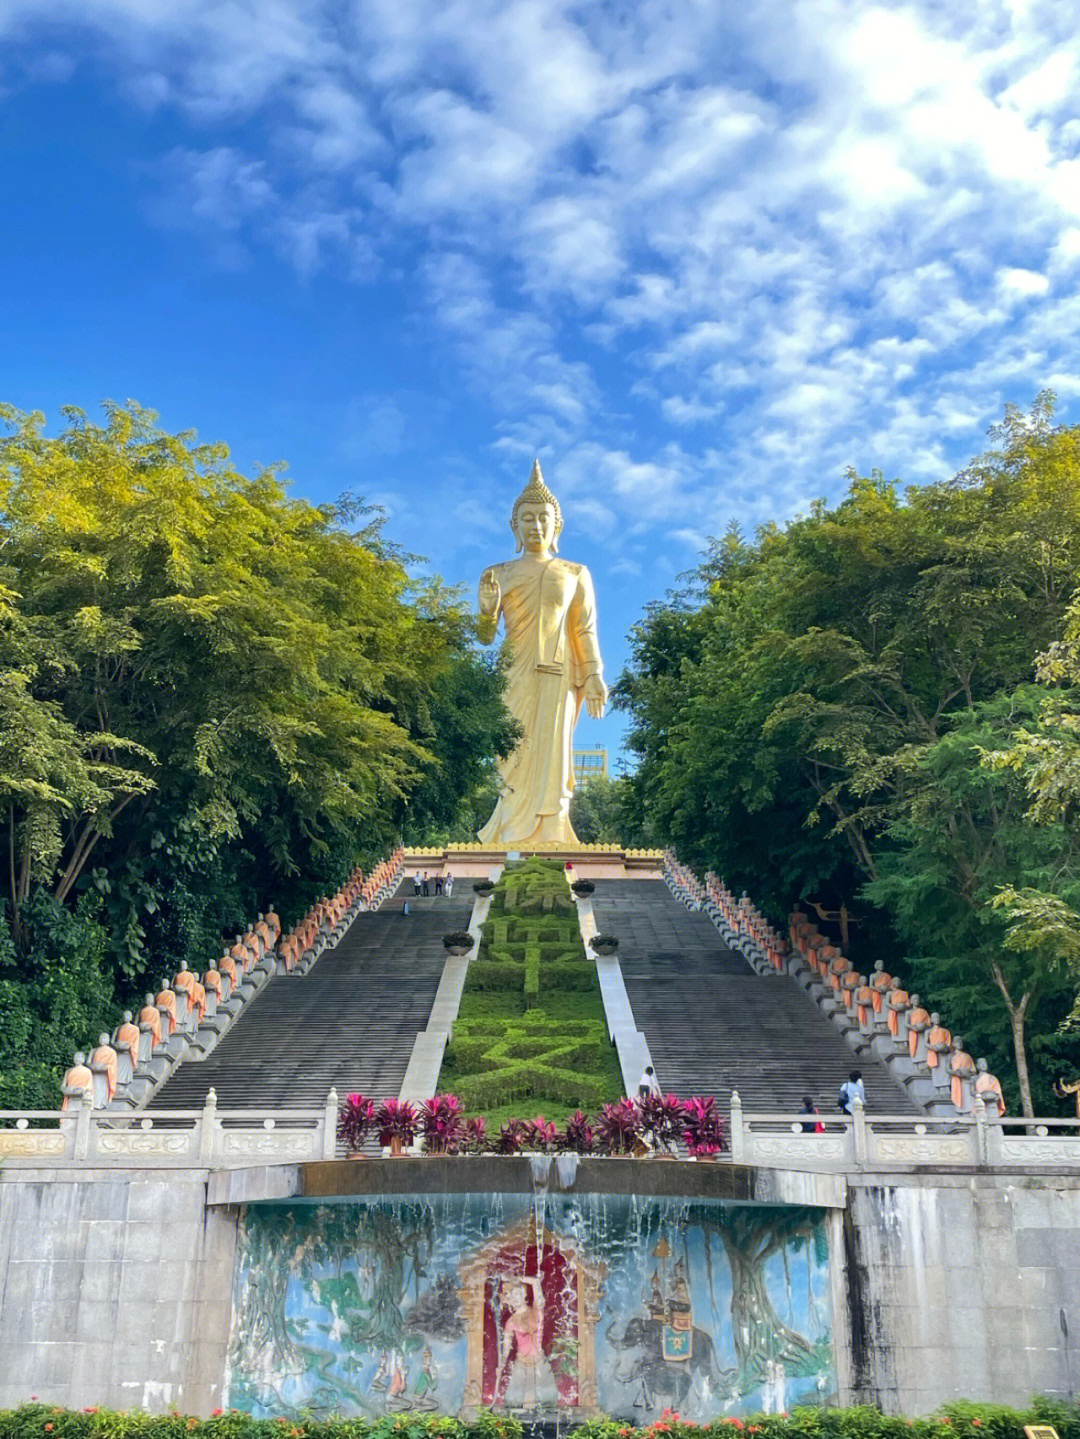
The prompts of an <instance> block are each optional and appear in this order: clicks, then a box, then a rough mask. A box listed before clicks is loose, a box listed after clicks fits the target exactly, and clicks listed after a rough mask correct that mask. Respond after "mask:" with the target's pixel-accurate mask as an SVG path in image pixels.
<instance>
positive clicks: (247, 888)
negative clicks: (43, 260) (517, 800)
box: [0, 404, 516, 1102]
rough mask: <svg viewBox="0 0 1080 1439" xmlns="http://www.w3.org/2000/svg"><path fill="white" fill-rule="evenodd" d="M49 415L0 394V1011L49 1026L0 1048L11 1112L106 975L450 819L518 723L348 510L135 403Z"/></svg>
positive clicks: (462, 621)
mask: <svg viewBox="0 0 1080 1439" xmlns="http://www.w3.org/2000/svg"><path fill="white" fill-rule="evenodd" d="M65 415H66V419H67V428H66V429H65V430H64V432H63V433H62V434H60V435H58V436H56V437H49V436H47V435H46V434H45V432H44V417H43V416H42V415H40V414H23V413H20V412H17V411H15V410H13V409H11V408H10V407H3V408H0V418H2V419H3V421H4V422H5V423H6V426H7V431H8V433H7V435H6V437H5V438H3V439H2V440H0V825H2V827H3V848H4V859H5V864H4V871H5V881H6V882H5V885H4V895H5V898H4V919H3V927H4V937H3V940H2V942H0V1015H2V1016H4V1017H5V1018H6V1019H8V1020H9V1021H10V1029H9V1026H8V1024H7V1023H5V1026H4V1027H5V1033H6V1034H11V1033H15V1034H22V1033H23V1032H24V1031H25V1032H27V1033H29V1032H30V1031H32V1030H33V1028H34V1024H33V1022H32V1021H34V1020H35V1018H36V1019H37V1020H38V1021H39V1022H41V1021H44V1022H45V1032H44V1036H43V1037H39V1039H38V1040H37V1042H36V1043H31V1042H29V1041H28V1044H29V1048H28V1049H26V1050H24V1052H23V1053H22V1054H21V1055H20V1054H19V1053H16V1052H13V1050H12V1046H11V1044H10V1043H9V1044H8V1046H7V1049H6V1052H5V1054H4V1056H3V1058H2V1059H0V1066H2V1070H0V1091H3V1092H4V1094H6V1096H7V1097H9V1098H13V1099H14V1098H22V1099H23V1100H24V1101H25V1100H27V1099H28V1098H29V1097H31V1096H33V1095H37V1097H38V1098H41V1097H42V1086H43V1085H44V1083H45V1079H44V1078H43V1076H44V1075H45V1074H46V1073H51V1072H52V1071H54V1070H55V1068H56V1066H57V1065H58V1064H60V1063H61V1062H62V1061H63V1059H64V1058H65V1057H67V1056H68V1055H69V1054H70V1049H71V1047H72V1046H73V1044H74V1043H75V1042H76V1041H77V1040H79V1039H83V1040H86V1039H88V1038H91V1037H93V1036H91V1035H90V1034H89V1032H88V1031H87V1029H86V1028H85V1027H81V1026H85V1025H86V1024H89V1023H90V1022H91V1020H93V1021H94V1022H95V1023H96V1024H97V1025H100V1024H101V1022H102V1020H104V1019H106V1018H107V1017H108V1013H109V1008H108V1007H109V1004H110V1002H111V1000H112V998H113V995H114V992H115V991H116V990H117V987H118V986H119V987H120V988H121V989H123V988H124V987H125V986H129V987H130V986H134V984H135V983H136V982H138V981H141V980H143V979H145V978H148V977H151V976H150V975H149V970H150V969H151V967H152V966H153V965H154V964H157V965H158V966H159V967H160V966H163V965H165V964H166V963H167V964H168V965H169V966H170V969H172V968H175V965H176V963H177V962H178V961H179V960H181V959H187V960H189V962H191V963H192V964H193V965H197V966H199V967H200V968H205V967H206V966H207V965H208V964H209V963H210V961H212V960H214V959H216V958H217V954H218V952H219V949H218V946H219V944H220V940H221V935H222V931H223V929H225V930H229V929H231V928H234V927H235V926H236V924H238V923H240V922H242V921H245V920H248V919H250V918H251V917H252V916H253V914H254V912H255V911H256V910H257V909H263V908H266V907H267V906H268V905H269V903H270V902H271V901H274V902H275V903H276V904H277V906H278V908H279V910H280V911H281V913H282V915H283V917H285V918H288V917H289V915H290V913H295V912H298V911H299V910H300V909H303V908H305V907H306V906H307V905H308V904H309V903H310V902H311V900H312V899H313V897H314V895H315V893H316V892H317V891H320V890H322V889H325V888H328V887H330V886H334V885H336V884H337V882H339V881H340V879H341V878H343V877H344V875H345V873H346V872H347V871H348V869H349V868H351V866H352V865H353V864H355V863H356V862H357V861H358V860H370V859H372V858H374V857H376V856H378V855H380V854H383V853H385V852H386V851H387V850H388V849H390V848H391V847H392V846H393V844H394V843H395V842H396V840H397V839H398V838H399V837H400V835H401V833H402V827H403V822H404V820H405V816H406V814H408V816H409V819H410V823H411V824H412V825H414V826H419V827H420V828H423V827H425V826H430V825H432V824H437V823H439V822H440V821H441V820H443V819H444V818H445V817H446V816H447V815H452V814H455V813H456V812H457V810H458V809H459V807H460V806H461V805H463V804H467V803H468V801H469V798H470V796H471V795H472V793H473V792H474V791H476V790H477V789H478V788H480V787H482V786H483V785H484V784H486V783H489V780H490V772H491V770H492V766H493V762H494V757H495V756H496V755H497V754H502V753H506V752H507V751H508V749H509V747H510V746H511V745H512V744H513V742H514V738H515V736H516V729H515V727H514V724H513V721H512V720H511V718H510V716H509V714H508V712H507V711H506V710H505V707H504V706H503V703H502V684H503V682H502V676H501V674H500V673H499V671H498V668H497V667H496V666H494V665H492V664H490V663H488V662H487V661H486V660H485V659H484V658H482V657H481V655H480V653H479V651H478V649H477V648H476V647H475V646H474V644H473V633H472V622H471V620H470V619H469V616H468V610H467V608H466V606H465V603H464V600H463V599H462V597H461V596H460V595H459V594H458V593H456V592H454V591H448V590H446V589H445V588H444V587H442V586H441V584H440V583H439V582H438V581H429V582H426V583H413V582H411V581H410V578H409V575H408V573H407V571H406V568H405V564H404V562H403V558H402V557H401V556H399V555H398V554H397V553H396V552H395V551H394V549H393V548H392V547H391V546H389V545H388V544H387V543H386V542H385V540H384V538H383V536H382V533H381V523H380V520H379V518H378V516H377V515H375V514H374V513H373V512H372V511H370V510H369V509H366V508H365V507H364V506H363V504H362V503H360V502H359V501H357V500H355V499H353V498H351V497H348V496H347V497H345V498H344V499H342V500H341V501H339V502H338V503H336V504H333V505H324V506H313V505H311V504H308V503H306V502H305V501H302V500H297V499H293V498H291V497H290V496H289V495H288V493H287V491H286V489H285V487H284V485H283V483H282V480H281V477H280V475H279V473H277V472H276V471H275V470H273V469H270V470H263V471H260V472H259V473H257V474H256V475H254V476H252V477H246V476H244V475H241V474H239V473H237V471H236V470H235V469H233V468H232V467H231V466H230V463H229V456H228V451H227V449H226V448H225V447H224V446H223V445H204V444H199V443H197V442H196V440H195V437H194V436H193V435H191V434H180V435H170V434H166V433H164V432H163V431H162V430H160V429H159V428H158V427H157V424H156V416H154V415H153V414H152V413H151V412H149V411H147V410H143V409H141V408H139V407H138V406H136V405H133V404H129V405H126V406H116V405H109V406H107V407H106V416H105V422H104V424H101V425H98V424H94V423H91V422H90V421H89V420H88V419H87V417H86V416H85V415H84V414H82V413H81V412H79V411H76V410H69V411H66V412H65ZM50 975H52V976H53V978H52V979H50ZM56 976H59V978H57V977H56ZM50 985H52V986H53V988H54V989H55V988H56V987H57V986H59V989H60V990H63V991H64V994H65V995H67V996H68V998H69V999H71V1000H72V1003H74V1004H75V1011H74V1012H72V1013H71V1014H68V1015H66V1014H65V1009H64V1004H62V1003H59V1002H58V1001H57V996H56V995H55V994H52V995H51V998H49V995H50V993H51V991H50V988H49V987H50ZM84 991H88V993H84ZM77 995H82V998H81V999H78V1002H77V1003H76V1001H75V999H74V998H72V997H73V996H77ZM69 1007H70V1006H69ZM80 1016H81V1017H80ZM20 1059H21V1060H22V1061H23V1063H24V1065H28V1069H27V1071H26V1072H27V1075H28V1077H27V1078H26V1081H25V1084H24V1085H23V1086H22V1088H21V1089H20V1087H19V1084H18V1083H17V1082H16V1080H15V1079H14V1077H13V1074H12V1071H13V1070H14V1069H15V1068H17V1067H18V1064H19V1062H20ZM53 1093H55V1091H54V1090H53ZM0 1102H3V1100H2V1098H0Z"/></svg>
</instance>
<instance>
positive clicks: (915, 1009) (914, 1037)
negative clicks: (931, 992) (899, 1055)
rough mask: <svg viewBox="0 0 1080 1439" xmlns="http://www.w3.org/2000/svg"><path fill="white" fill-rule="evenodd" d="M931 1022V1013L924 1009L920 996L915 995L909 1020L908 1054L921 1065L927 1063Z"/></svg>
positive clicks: (912, 997) (912, 998)
mask: <svg viewBox="0 0 1080 1439" xmlns="http://www.w3.org/2000/svg"><path fill="white" fill-rule="evenodd" d="M930 1022H931V1015H930V1011H929V1010H928V1009H925V1008H924V1007H923V1003H922V1000H921V999H920V998H919V996H918V995H917V994H913V995H912V996H911V1010H910V1011H909V1013H908V1020H907V1037H908V1054H909V1056H910V1057H911V1058H912V1059H914V1060H915V1061H916V1062H917V1063H919V1064H925V1063H926V1036H927V1034H928V1032H929V1030H930Z"/></svg>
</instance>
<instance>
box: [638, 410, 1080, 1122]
mask: <svg viewBox="0 0 1080 1439" xmlns="http://www.w3.org/2000/svg"><path fill="white" fill-rule="evenodd" d="M991 433H992V439H993V441H994V445H993V448H992V449H991V450H990V451H989V452H988V453H987V454H985V455H983V456H981V457H980V458H979V459H977V460H976V461H974V462H973V463H972V464H971V465H970V466H969V467H968V468H967V469H966V470H965V471H963V472H962V473H961V474H959V475H957V476H956V477H955V478H954V479H952V480H950V481H946V482H942V483H938V484H931V485H925V486H920V487H909V488H907V489H902V488H901V487H900V485H899V484H898V483H897V482H895V481H891V482H890V481H886V480H885V479H884V477H883V476H882V475H881V474H880V473H873V474H871V475H870V476H868V477H864V476H859V475H855V474H851V475H850V476H849V488H848V492H847V494H846V496H845V497H844V499H843V500H841V502H840V503H839V504H837V505H835V506H832V507H829V506H827V505H826V504H824V503H823V502H822V503H817V504H815V505H814V506H813V507H812V509H811V511H810V513H809V514H808V515H807V516H805V517H803V518H799V519H796V520H794V521H793V522H792V523H791V524H789V525H788V526H787V527H786V528H783V529H781V528H780V527H778V526H775V525H770V526H766V527H764V528H762V529H761V530H760V531H759V532H758V533H757V535H756V537H755V538H754V540H753V541H749V540H747V539H745V538H744V537H743V536H742V535H741V534H740V533H739V532H738V530H737V529H734V528H733V529H732V530H730V531H729V532H728V534H727V535H725V536H724V537H723V539H721V540H718V541H714V542H712V543H711V544H710V547H709V550H708V552H707V554H706V555H705V556H704V558H703V561H702V563H701V565H700V567H699V569H698V571H697V572H696V574H695V575H694V576H693V579H692V583H691V584H690V587H689V588H688V589H687V590H685V591H684V592H682V593H680V594H677V595H673V596H671V597H669V599H668V601H667V602H666V603H664V604H659V605H655V606H653V607H652V608H651V609H650V610H649V611H647V613H646V614H645V616H644V617H643V619H642V620H641V622H640V623H639V624H638V625H637V626H636V627H635V629H634V631H633V633H632V636H631V640H632V658H631V662H630V664H629V665H628V667H627V669H626V670H625V672H624V673H623V675H622V676H621V677H620V679H619V681H618V684H617V686H616V688H615V697H616V701H617V703H619V704H620V705H621V706H622V707H623V708H625V709H626V710H628V711H629V713H630V716H631V719H632V729H631V734H630V739H629V745H630V748H631V749H632V750H633V751H634V752H636V754H637V756H638V757H639V765H638V768H637V771H636V773H635V775H634V776H633V779H632V784H633V787H634V791H635V795H636V804H637V807H638V810H639V812H641V813H647V814H648V815H649V816H650V817H651V820H652V823H653V824H654V825H655V826H656V829H657V830H658V831H659V833H661V834H662V835H663V836H664V838H665V839H666V840H667V841H668V842H670V843H672V844H673V845H674V846H675V848H676V849H677V850H678V852H679V854H680V856H681V857H683V858H684V859H686V860H687V861H689V862H692V863H696V864H698V865H700V866H702V867H705V866H711V867H712V868H714V869H715V870H716V871H717V872H718V873H720V874H721V875H722V876H723V877H724V878H725V879H726V880H727V881H728V882H729V883H731V884H733V885H735V886H738V887H743V886H745V887H747V888H748V889H749V890H750V891H751V892H752V893H753V894H754V895H755V896H756V897H758V899H759V903H761V904H762V905H763V907H768V908H771V910H772V912H773V916H774V918H776V919H777V920H780V919H782V917H783V915H784V914H785V913H786V911H787V910H788V909H790V908H791V907H792V905H793V904H794V902H795V901H797V900H799V899H800V898H802V899H808V900H810V899H813V900H819V901H825V902H827V903H834V904H835V903H837V902H838V901H841V900H843V901H846V902H847V903H848V904H849V906H850V905H851V904H852V903H853V901H854V900H855V899H856V898H858V899H860V900H861V906H862V908H861V913H860V914H859V918H860V919H861V921H862V923H861V925H860V928H859V930H858V936H859V937H858V939H857V941H856V945H857V951H856V953H855V954H854V955H853V958H854V959H856V960H857V961H859V962H860V963H866V964H867V966H868V965H869V962H870V960H871V959H872V958H874V957H878V955H880V957H881V958H883V959H885V960H886V962H887V966H888V967H889V968H890V969H891V970H896V969H902V972H903V974H904V976H905V978H906V979H907V981H908V984H909V988H915V987H918V988H919V989H920V991H921V993H922V995H923V997H924V999H928V998H929V999H932V1000H933V1002H934V1004H935V1005H940V1008H941V1010H942V1012H943V1014H944V1015H945V1017H946V1022H948V1023H950V1024H951V1025H952V1026H954V1027H955V1028H956V1029H958V1030H960V1031H961V1032H962V1033H963V1035H964V1038H965V1041H966V1044H967V1047H968V1048H969V1049H974V1050H976V1051H977V1052H978V1053H979V1054H985V1055H986V1056H987V1057H988V1058H989V1059H990V1060H991V1062H992V1065H996V1066H997V1067H998V1068H999V1070H1005V1071H1006V1073H1005V1074H1004V1075H1003V1078H1007V1071H1008V1068H1009V1067H1010V1060H1011V1061H1012V1067H1013V1069H1014V1073H1015V1075H1016V1078H1015V1079H1014V1081H1013V1096H1014V1101H1015V1097H1016V1095H1017V1093H1018V1092H1020V1093H1022V1094H1023V1096H1024V1100H1025V1104H1027V1103H1029V1102H1030V1093H1029V1090H1030V1089H1031V1086H1030V1085H1029V1082H1028V1078H1029V1077H1028V1073H1027V1070H1028V1056H1027V1035H1028V1033H1029V1032H1030V1033H1031V1034H1032V1035H1033V1036H1034V1039H1033V1041H1032V1044H1033V1047H1034V1049H1035V1051H1036V1054H1037V1056H1038V1058H1039V1061H1040V1062H1039V1066H1038V1068H1039V1073H1038V1075H1037V1076H1036V1081H1035V1084H1034V1091H1035V1093H1036V1095H1037V1097H1038V1099H1039V1103H1040V1105H1041V1106H1045V1107H1046V1108H1051V1107H1052V1105H1053V1099H1052V1095H1051V1090H1050V1079H1051V1077H1052V1074H1053V1072H1054V1070H1055V1067H1057V1068H1059V1069H1060V1068H1062V1067H1069V1066H1071V1067H1073V1068H1076V1067H1077V1066H1080V1045H1078V1044H1077V1042H1076V1038H1075V1036H1073V1035H1072V1034H1071V1032H1070V1031H1069V1030H1068V1029H1066V1030H1064V1031H1062V1030H1061V1029H1060V1026H1061V1025H1062V1024H1063V1023H1064V1022H1065V1020H1066V1016H1067V1013H1068V1010H1069V1007H1070V1004H1071V1002H1072V999H1073V997H1074V996H1075V992H1076V988H1077V970H1076V964H1075V955H1074V954H1073V955H1070V952H1069V951H1068V949H1067V948H1066V947H1063V946H1062V945H1061V944H1060V943H1058V944H1057V945H1056V946H1055V945H1054V944H1052V943H1050V942H1049V941H1048V940H1046V939H1045V938H1044V940H1043V941H1042V942H1041V944H1040V945H1038V946H1035V947H1034V948H1032V947H1030V946H1028V947H1027V948H1025V947H1024V944H1023V932H1024V929H1025V922H1024V921H1023V919H1022V918H1021V919H1020V920H1019V926H1018V924H1017V922H1016V921H1017V915H1018V911H1017V910H1016V909H1015V905H1016V904H1018V903H1020V902H1021V901H1020V900H1015V901H1013V904H1014V909H1013V911H1012V913H1013V923H1012V927H1011V928H1010V920H1009V909H1008V905H1009V902H1010V901H1009V900H1008V899H1007V898H1006V899H1004V900H1002V899H1001V898H999V896H1000V895H1002V894H1007V892H1008V890H1009V888H1010V887H1011V888H1012V889H1014V890H1016V891H1018V892H1019V891H1023V892H1024V893H1027V894H1028V895H1029V903H1030V902H1031V901H1030V894H1032V893H1037V894H1039V895H1042V896H1050V897H1051V898H1054V899H1056V900H1057V901H1058V903H1059V904H1060V905H1064V907H1065V909H1066V911H1070V912H1071V907H1072V906H1073V905H1075V904H1076V903H1077V901H1078V900H1080V874H1078V871H1077V867H1076V839H1077V832H1076V826H1075V809H1076V800H1077V798H1080V781H1078V776H1080V766H1077V765H1076V761H1075V732H1074V728H1070V727H1069V725H1068V723H1067V721H1069V720H1071V717H1072V716H1073V715H1074V714H1075V713H1077V708H1076V704H1077V701H1076V696H1077V693H1078V691H1077V688H1076V685H1077V674H1078V672H1080V666H1078V667H1077V669H1072V668H1070V666H1069V663H1068V659H1069V654H1070V653H1071V652H1070V651H1068V650H1067V649H1066V650H1063V649H1062V648H1061V646H1060V645H1058V646H1057V647H1056V648H1055V644H1056V642H1057V641H1060V640H1061V639H1062V636H1063V634H1064V633H1065V627H1066V624H1067V623H1068V624H1069V625H1070V626H1071V628H1070V630H1069V634H1070V635H1072V636H1073V637H1074V640H1076V639H1080V618H1077V617H1075V616H1073V615H1072V612H1071V611H1070V609H1069V606H1070V603H1071V601H1072V599H1073V595H1074V592H1075V590H1076V585H1077V577H1078V574H1080V430H1078V429H1077V428H1076V427H1061V426H1055V425H1054V424H1053V405H1052V397H1051V396H1049V395H1043V396H1040V397H1039V400H1038V401H1037V403H1036V405H1035V407H1034V409H1033V410H1032V412H1031V413H1030V414H1029V415H1024V414H1021V413H1020V412H1019V411H1018V410H1016V409H1014V408H1009V409H1007V410H1006V413H1005V417H1004V420H1003V422H1002V424H1001V425H1000V426H998V427H997V428H996V429H995V430H994V431H992V432H991ZM1040 654H1043V655H1046V656H1047V658H1046V659H1045V660H1044V661H1043V664H1042V669H1041V670H1040V674H1039V676H1038V679H1039V680H1040V681H1041V683H1039V684H1036V683H1033V681H1034V680H1035V679H1036V675H1035V665H1036V657H1037V656H1039V655H1040ZM1055 657H1056V662H1057V668H1056V669H1055V668H1054V667H1053V666H1054V663H1055ZM1048 726H1049V729H1050V730H1051V731H1052V732H1053V733H1052V734H1051V733H1049V732H1048V730H1047V727H1048ZM1010 746H1012V748H1010ZM1048 746H1052V747H1050V748H1048ZM994 755H997V756H999V758H998V759H997V760H995V759H994V758H993V756H994ZM1001 756H1006V757H1005V758H1001ZM1058 799H1064V801H1065V802H1064V803H1063V804H1062V803H1058V802H1057V801H1058ZM1044 902H1045V901H1044ZM1059 918H1060V914H1059ZM898 951H899V953H900V954H901V955H903V961H902V964H901V961H900V959H899V958H898Z"/></svg>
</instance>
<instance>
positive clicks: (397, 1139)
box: [375, 1099, 416, 1155]
mask: <svg viewBox="0 0 1080 1439" xmlns="http://www.w3.org/2000/svg"><path fill="white" fill-rule="evenodd" d="M375 1128H376V1129H377V1130H378V1131H379V1143H380V1144H381V1145H382V1146H383V1148H384V1149H386V1148H389V1150H390V1153H391V1154H393V1155H398V1154H401V1153H402V1151H403V1150H404V1149H405V1148H406V1147H407V1146H408V1145H410V1144H412V1143H413V1141H414V1140H415V1139H416V1110H415V1109H414V1108H413V1106H412V1105H411V1104H410V1103H409V1101H408V1100H407V1099H384V1100H383V1102H382V1103H381V1104H380V1105H379V1107H378V1109H377V1110H376V1111H375Z"/></svg>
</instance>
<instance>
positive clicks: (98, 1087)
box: [90, 1034, 116, 1109]
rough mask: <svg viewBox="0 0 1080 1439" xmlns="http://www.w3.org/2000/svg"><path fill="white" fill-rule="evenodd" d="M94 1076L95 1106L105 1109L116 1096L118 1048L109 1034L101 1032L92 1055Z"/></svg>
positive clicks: (91, 1066)
mask: <svg viewBox="0 0 1080 1439" xmlns="http://www.w3.org/2000/svg"><path fill="white" fill-rule="evenodd" d="M90 1072H91V1074H92V1075H93V1076H94V1108H95V1109H104V1108H105V1107H106V1105H108V1104H110V1103H111V1102H112V1101H113V1100H114V1099H115V1098H116V1050H115V1049H113V1047H112V1045H111V1044H110V1043H109V1036H108V1035H107V1034H99V1035H98V1042H97V1048H96V1049H95V1050H93V1051H92V1053H91V1055H90Z"/></svg>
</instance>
